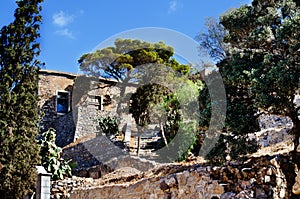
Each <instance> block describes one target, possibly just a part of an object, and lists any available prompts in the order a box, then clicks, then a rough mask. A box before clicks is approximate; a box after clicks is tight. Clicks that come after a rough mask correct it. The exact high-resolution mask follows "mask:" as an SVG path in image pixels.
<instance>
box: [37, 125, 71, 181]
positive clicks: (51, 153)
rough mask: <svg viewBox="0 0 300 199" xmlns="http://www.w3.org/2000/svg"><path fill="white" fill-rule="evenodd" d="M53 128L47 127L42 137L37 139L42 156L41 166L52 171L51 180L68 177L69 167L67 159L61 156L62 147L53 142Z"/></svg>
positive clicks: (69, 173)
mask: <svg viewBox="0 0 300 199" xmlns="http://www.w3.org/2000/svg"><path fill="white" fill-rule="evenodd" d="M55 136H56V134H55V130H54V129H49V130H48V131H46V132H44V133H43V134H42V139H41V140H39V141H38V143H39V145H40V146H41V151H40V156H41V157H42V166H43V167H45V169H46V170H47V171H48V172H50V173H52V176H51V178H52V180H58V179H63V178H64V177H65V176H67V177H70V176H72V174H71V167H70V165H69V162H70V160H69V161H66V160H65V159H63V158H62V157H61V153H62V149H61V148H60V147H58V146H56V144H55Z"/></svg>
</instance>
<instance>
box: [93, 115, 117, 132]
mask: <svg viewBox="0 0 300 199" xmlns="http://www.w3.org/2000/svg"><path fill="white" fill-rule="evenodd" d="M97 121H98V123H99V127H100V129H101V131H102V133H104V134H105V135H115V134H118V132H119V130H118V120H117V119H116V118H115V117H109V116H103V117H100V118H98V119H97Z"/></svg>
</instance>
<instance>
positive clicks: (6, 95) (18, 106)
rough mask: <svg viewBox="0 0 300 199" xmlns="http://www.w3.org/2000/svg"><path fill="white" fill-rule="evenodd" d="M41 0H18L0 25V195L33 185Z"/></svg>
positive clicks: (14, 194)
mask: <svg viewBox="0 0 300 199" xmlns="http://www.w3.org/2000/svg"><path fill="white" fill-rule="evenodd" d="M42 2H43V0H19V1H16V3H17V5H18V7H17V9H16V10H15V13H14V16H15V19H14V21H13V22H12V23H10V24H9V25H7V26H4V27H2V29H1V30H0V146H1V147H0V195H1V198H23V197H24V196H25V195H26V194H29V193H30V192H32V191H33V190H34V189H35V185H36V179H37V173H36V169H35V166H36V165H37V164H39V163H40V157H39V147H38V145H37V142H36V136H37V134H38V106H37V101H38V94H37V87H38V70H39V66H40V62H39V60H38V59H37V56H38V55H39V52H40V48H39V43H38V42H37V39H38V38H39V33H38V30H39V28H40V23H41V20H42V18H41V15H40V11H41V7H40V5H39V4H40V3H42Z"/></svg>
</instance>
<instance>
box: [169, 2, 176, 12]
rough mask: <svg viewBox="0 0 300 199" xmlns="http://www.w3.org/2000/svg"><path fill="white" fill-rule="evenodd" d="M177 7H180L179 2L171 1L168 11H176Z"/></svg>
mask: <svg viewBox="0 0 300 199" xmlns="http://www.w3.org/2000/svg"><path fill="white" fill-rule="evenodd" d="M177 8H178V2H177V1H176V0H172V1H170V2H169V9H168V13H171V12H175V11H176V10H177Z"/></svg>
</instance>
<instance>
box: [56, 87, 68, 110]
mask: <svg viewBox="0 0 300 199" xmlns="http://www.w3.org/2000/svg"><path fill="white" fill-rule="evenodd" d="M69 110H70V92H68V91H57V92H56V113H57V114H66V113H68V112H69Z"/></svg>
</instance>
